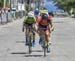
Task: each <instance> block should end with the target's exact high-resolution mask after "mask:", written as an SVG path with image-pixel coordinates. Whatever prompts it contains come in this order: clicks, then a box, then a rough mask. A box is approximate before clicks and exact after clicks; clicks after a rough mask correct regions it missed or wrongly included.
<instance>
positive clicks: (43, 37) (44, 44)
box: [41, 28, 47, 57]
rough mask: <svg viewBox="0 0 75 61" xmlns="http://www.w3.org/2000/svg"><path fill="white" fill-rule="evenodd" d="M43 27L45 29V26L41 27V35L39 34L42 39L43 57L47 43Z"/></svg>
mask: <svg viewBox="0 0 75 61" xmlns="http://www.w3.org/2000/svg"><path fill="white" fill-rule="evenodd" d="M44 29H46V28H42V29H41V30H42V35H41V39H42V42H43V46H42V47H43V49H44V57H45V56H46V50H47V44H46V42H47V41H46V33H45V31H44Z"/></svg>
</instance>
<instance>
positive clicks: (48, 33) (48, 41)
mask: <svg viewBox="0 0 75 61" xmlns="http://www.w3.org/2000/svg"><path fill="white" fill-rule="evenodd" d="M46 41H47V45H48V49H47V52H50V45H51V35H50V32H49V30H46Z"/></svg>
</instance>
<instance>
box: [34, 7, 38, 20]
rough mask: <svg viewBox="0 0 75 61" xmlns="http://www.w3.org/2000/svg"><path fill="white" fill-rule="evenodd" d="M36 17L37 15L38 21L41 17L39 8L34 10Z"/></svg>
mask: <svg viewBox="0 0 75 61" xmlns="http://www.w3.org/2000/svg"><path fill="white" fill-rule="evenodd" d="M34 15H35V17H36V19H37V18H38V16H39V8H35V10H34Z"/></svg>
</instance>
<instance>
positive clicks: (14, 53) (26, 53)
mask: <svg viewBox="0 0 75 61" xmlns="http://www.w3.org/2000/svg"><path fill="white" fill-rule="evenodd" d="M11 54H28V53H27V52H13V53H11Z"/></svg>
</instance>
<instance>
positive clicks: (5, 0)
mask: <svg viewBox="0 0 75 61" xmlns="http://www.w3.org/2000/svg"><path fill="white" fill-rule="evenodd" d="M5 6H6V0H4V5H3V8H5Z"/></svg>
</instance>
